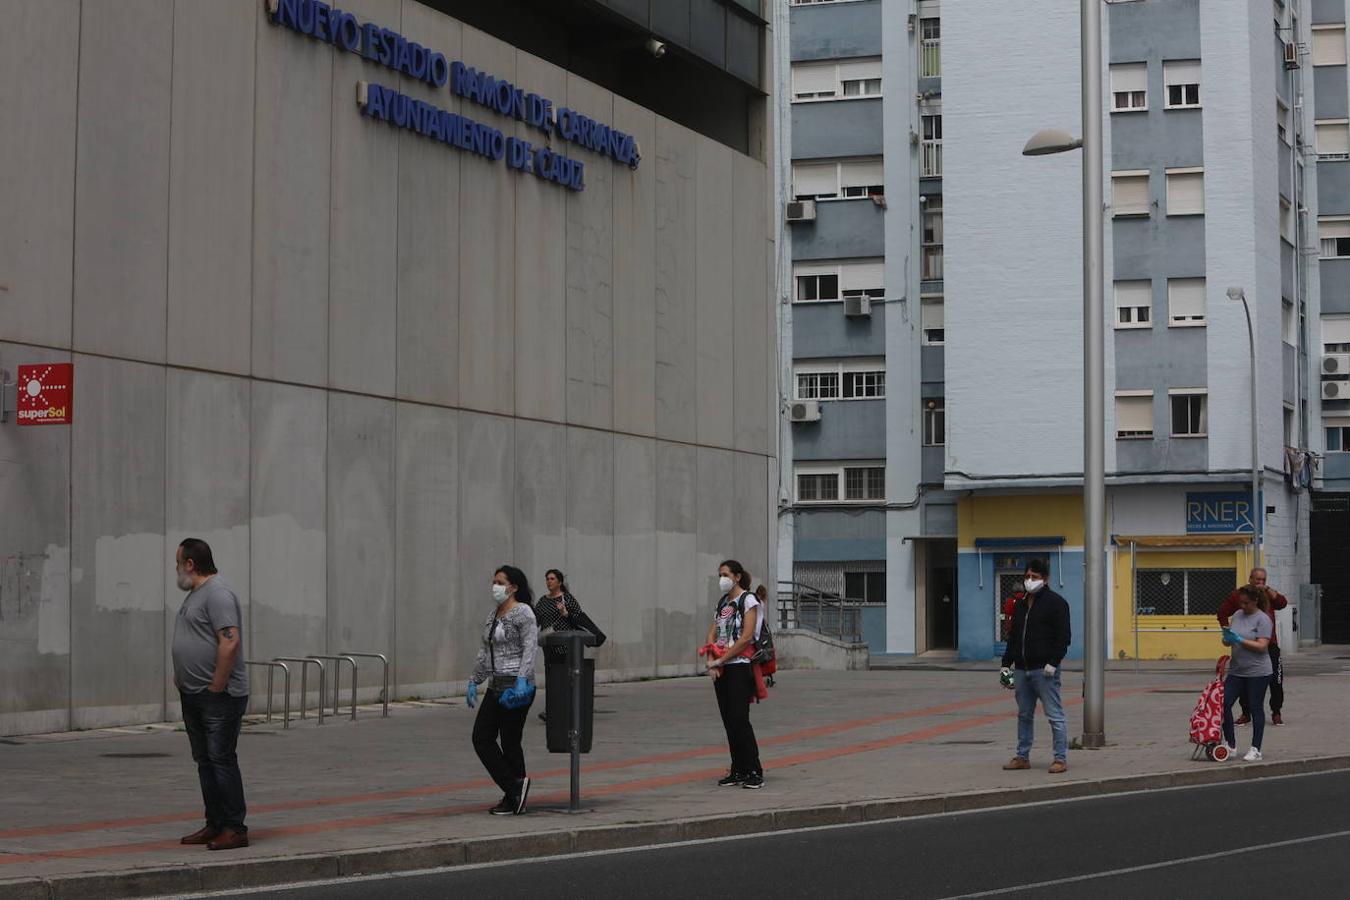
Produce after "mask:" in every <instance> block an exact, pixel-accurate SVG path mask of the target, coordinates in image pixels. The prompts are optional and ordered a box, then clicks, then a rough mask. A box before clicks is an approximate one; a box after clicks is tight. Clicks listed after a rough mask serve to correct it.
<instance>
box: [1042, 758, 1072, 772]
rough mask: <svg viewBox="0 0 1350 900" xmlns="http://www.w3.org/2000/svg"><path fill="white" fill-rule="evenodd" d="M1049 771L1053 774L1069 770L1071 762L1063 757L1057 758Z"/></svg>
mask: <svg viewBox="0 0 1350 900" xmlns="http://www.w3.org/2000/svg"><path fill="white" fill-rule="evenodd" d="M1047 771H1048V772H1049V773H1050V774H1051V775H1059V774H1062V773H1064V772H1067V771H1069V764H1068V763H1066V762H1065V761H1064V760H1062V759H1057V760H1055V761H1054V762H1052V763H1051V764H1050V768H1049V769H1048V770H1047Z"/></svg>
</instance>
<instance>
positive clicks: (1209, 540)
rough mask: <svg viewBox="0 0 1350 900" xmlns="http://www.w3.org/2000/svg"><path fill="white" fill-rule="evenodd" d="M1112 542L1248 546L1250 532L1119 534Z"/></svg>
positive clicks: (1122, 545)
mask: <svg viewBox="0 0 1350 900" xmlns="http://www.w3.org/2000/svg"><path fill="white" fill-rule="evenodd" d="M1111 542H1112V543H1114V544H1116V545H1117V546H1120V547H1127V546H1129V545H1130V544H1134V545H1135V546H1136V547H1246V546H1247V545H1248V544H1250V543H1251V542H1252V536H1251V535H1250V534H1117V535H1112V537H1111Z"/></svg>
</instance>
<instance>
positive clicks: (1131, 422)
mask: <svg viewBox="0 0 1350 900" xmlns="http://www.w3.org/2000/svg"><path fill="white" fill-rule="evenodd" d="M1152 431H1153V397H1152V395H1150V396H1147V397H1117V398H1116V433H1117V434H1125V433H1127V432H1148V433H1152Z"/></svg>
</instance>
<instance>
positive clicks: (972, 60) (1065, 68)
mask: <svg viewBox="0 0 1350 900" xmlns="http://www.w3.org/2000/svg"><path fill="white" fill-rule="evenodd" d="M942 12H943V22H942V32H943V47H942V53H943V85H942V90H943V134H944V144H945V146H944V149H943V152H944V160H943V164H944V168H945V171H944V175H945V178H944V197H943V204H944V207H945V209H946V216H945V223H944V227H945V240H946V249H945V256H946V271H947V277H946V285H945V290H946V297H947V302H946V319H947V321H946V326H947V346H946V379H947V388H946V390H947V394H946V398H947V470H948V475H947V485H948V487H958V486H961V485H963V484H967V483H979V482H980V480H981V479H983V478H987V477H989V476H993V475H1005V474H1010V473H1012V474H1017V475H1042V476H1056V475H1058V476H1064V475H1070V476H1072V475H1074V474H1075V473H1081V472H1082V409H1083V404H1082V389H1081V385H1082V371H1083V367H1082V362H1083V356H1082V302H1081V297H1082V267H1081V263H1080V260H1081V258H1082V257H1081V247H1082V224H1081V223H1082V214H1081V202H1080V198H1081V189H1080V187H1079V185H1080V184H1081V168H1080V166H1081V158H1080V155H1079V154H1077V153H1064V154H1059V155H1056V156H1048V157H1038V158H1030V157H1023V156H1022V155H1021V153H1022V147H1023V145H1024V144H1025V143H1026V141H1027V139H1028V138H1030V137H1031V136H1032V135H1033V134H1035V133H1036V132H1037V131H1039V130H1040V129H1042V128H1047V127H1057V128H1063V129H1065V130H1067V131H1069V132H1071V133H1075V134H1076V133H1078V132H1079V131H1080V130H1081V129H1080V118H1081V116H1080V106H1079V77H1078V54H1077V52H1076V50H1075V48H1076V47H1077V45H1078V21H1079V20H1078V7H1077V5H1075V4H1041V5H1039V6H1038V8H1037V10H1036V13H1035V15H1028V13H1027V10H1026V9H1025V8H1024V7H1023V6H1022V5H1020V4H1004V3H960V2H958V3H950V4H946V5H944V7H943V11H942ZM1032 48H1034V50H1032ZM1029 51H1031V52H1029ZM994 60H997V65H993V64H992V62H991V61H994Z"/></svg>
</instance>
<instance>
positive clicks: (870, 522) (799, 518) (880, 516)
mask: <svg viewBox="0 0 1350 900" xmlns="http://www.w3.org/2000/svg"><path fill="white" fill-rule="evenodd" d="M793 548H794V554H795V558H796V559H797V560H798V561H800V562H835V561H837V560H850V559H869V560H872V559H885V558H886V513H885V512H884V511H882V510H880V509H866V508H864V509H856V510H849V509H811V508H810V507H798V508H797V514H796V519H795V533H794V534H793Z"/></svg>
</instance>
